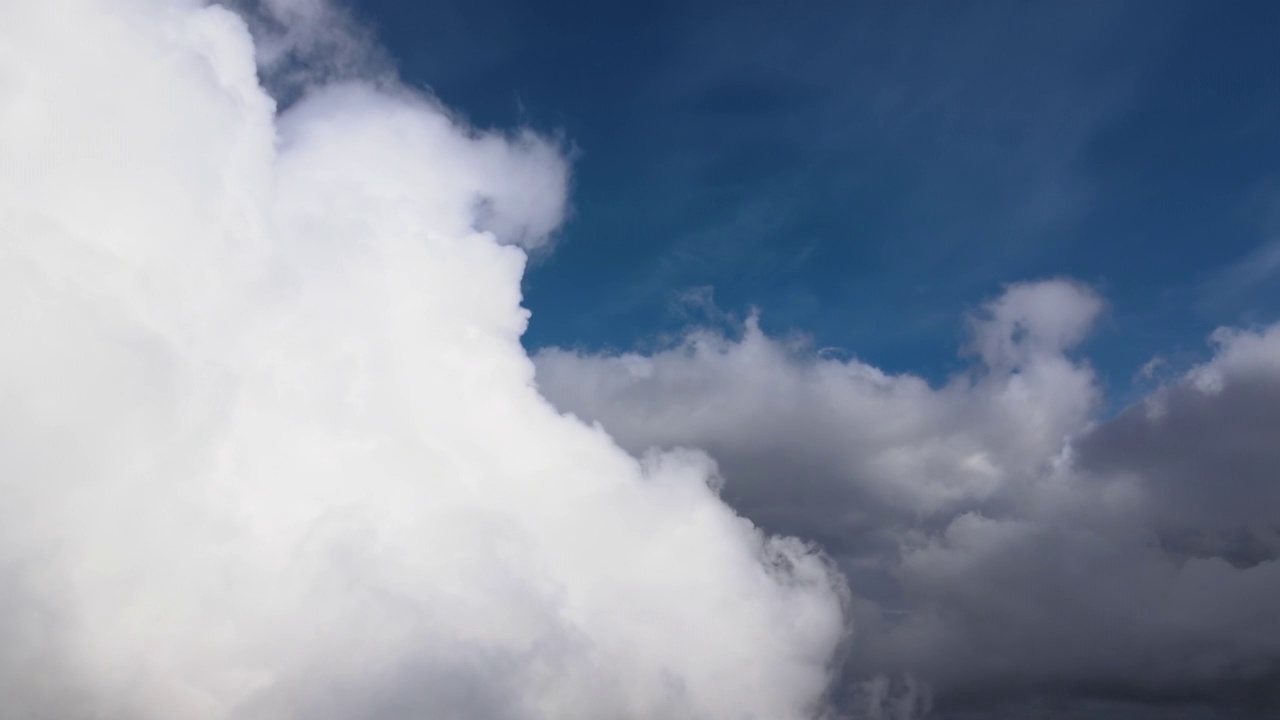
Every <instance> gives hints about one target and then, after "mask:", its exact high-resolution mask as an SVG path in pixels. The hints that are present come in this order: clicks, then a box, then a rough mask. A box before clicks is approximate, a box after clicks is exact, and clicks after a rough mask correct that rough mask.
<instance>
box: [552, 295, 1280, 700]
mask: <svg viewBox="0 0 1280 720" xmlns="http://www.w3.org/2000/svg"><path fill="white" fill-rule="evenodd" d="M1100 309H1101V305H1100V303H1099V301H1098V299H1097V298H1096V296H1094V295H1093V294H1092V293H1091V292H1090V291H1088V290H1087V289H1084V288H1081V287H1080V286H1078V285H1074V284H1072V283H1066V282H1062V281H1048V282H1042V283H1026V284H1019V285H1014V286H1011V287H1010V288H1009V290H1008V291H1007V292H1006V294H1005V295H1004V296H1003V297H1001V298H999V299H997V300H996V301H993V302H992V303H990V304H988V305H987V306H984V307H983V308H981V309H980V310H979V312H977V313H975V314H974V315H973V318H972V320H973V322H972V335H973V339H972V341H971V342H970V343H969V346H968V347H969V350H970V351H971V352H972V353H973V354H974V355H976V361H975V364H974V366H973V367H972V368H971V370H969V371H967V372H965V373H963V374H961V375H959V376H956V377H954V378H952V379H951V380H949V381H948V382H947V383H946V384H944V385H943V386H940V387H929V386H928V385H927V384H925V383H924V382H923V381H921V380H919V379H917V378H914V377H910V376H889V375H885V374H883V373H880V372H879V371H877V370H876V369H875V368H872V367H870V366H867V365H865V364H862V363H859V362H857V361H856V360H855V361H849V362H839V361H834V360H830V359H824V358H822V357H819V356H817V355H815V354H813V353H812V352H809V351H808V350H807V349H805V348H804V347H803V346H797V345H796V344H795V343H788V342H785V341H781V340H778V339H774V338H769V337H767V336H765V335H763V334H762V333H761V332H760V331H759V329H758V328H757V326H756V325H755V324H754V323H753V322H748V323H747V324H746V325H745V326H744V327H743V328H742V335H741V337H739V338H738V339H729V338H726V337H724V336H723V335H720V334H718V333H716V332H713V331H709V330H696V331H693V332H692V333H691V334H690V335H689V336H688V338H687V339H686V341H685V342H684V343H683V344H681V345H680V346H678V347H675V348H672V349H670V350H667V351H663V352H658V353H655V354H653V355H650V356H641V355H622V356H590V355H579V354H575V353H570V352H565V351H560V350H547V351H543V352H542V353H541V354H540V355H539V356H538V357H537V363H538V381H539V385H540V388H541V390H542V392H543V393H544V394H545V395H547V396H548V397H549V398H550V399H552V400H553V402H555V403H556V404H557V405H558V406H559V407H561V408H562V409H564V410H568V411H571V412H573V413H577V414H580V415H581V416H583V417H586V418H590V419H593V420H597V421H599V422H600V423H601V424H602V425H603V426H604V427H605V428H606V429H607V430H609V431H610V432H611V433H612V434H613V435H614V436H615V437H617V438H618V439H619V440H620V442H622V443H623V444H624V446H626V447H628V448H629V449H631V450H633V451H639V450H642V449H643V448H646V447H650V446H672V445H691V446H696V447H701V448H705V449H707V451H708V452H709V453H710V454H711V455H712V456H713V457H714V458H715V459H716V460H717V461H718V463H719V465H720V468H721V470H722V472H723V474H724V476H725V477H726V479H727V480H726V486H725V488H724V491H723V495H724V497H725V498H726V499H728V500H729V501H730V502H731V503H732V504H733V505H735V507H737V508H738V509H740V510H741V511H742V512H744V513H745V514H746V515H747V516H749V517H751V518H753V519H755V520H756V521H757V522H759V523H760V524H762V525H763V526H765V527H768V528H771V529H776V530H780V531H783V532H787V533H794V534H797V535H799V536H800V537H805V538H812V539H814V540H817V541H819V542H820V543H821V544H822V545H823V546H824V547H825V548H826V549H827V550H828V551H829V552H831V553H832V554H833V555H834V556H835V557H836V558H837V559H838V561H839V563H840V565H841V567H842V569H843V570H844V571H845V573H846V575H847V576H848V578H849V581H850V585H851V587H852V588H853V591H854V594H855V596H856V597H855V602H854V608H855V610H854V617H855V637H854V641H853V643H852V646H851V651H850V657H849V660H848V665H847V668H846V672H847V678H846V690H845V693H846V695H847V696H848V697H849V699H850V700H849V702H850V703H852V704H853V705H858V704H860V705H861V707H862V710H863V712H864V714H866V716H868V717H885V718H894V717H899V716H900V717H910V716H915V715H918V714H920V713H921V710H922V709H923V707H924V706H925V704H921V703H914V704H913V703H907V704H906V705H902V706H901V707H899V706H897V705H893V703H892V702H889V701H883V702H881V701H876V702H871V703H870V705H868V702H867V697H868V693H867V688H868V687H869V686H868V684H867V683H868V682H870V681H871V680H870V679H875V678H877V677H881V678H887V680H885V679H882V680H880V682H882V683H884V682H889V684H890V686H891V689H892V688H895V687H896V688H897V689H898V690H897V691H898V692H899V695H901V687H900V686H901V682H902V678H918V679H920V680H922V681H923V682H926V683H927V685H928V686H929V687H930V688H931V689H932V691H933V694H934V698H933V701H934V702H933V705H934V707H935V710H936V714H937V715H938V716H939V717H955V718H965V717H1006V716H1009V715H1006V714H1005V713H1010V712H1011V713H1013V715H1012V716H1025V713H1028V712H1037V713H1042V716H1043V717H1064V718H1066V717H1081V718H1083V717H1108V716H1115V717H1163V718H1172V717H1184V716H1186V717H1195V716H1197V715H1195V713H1203V714H1202V715H1200V716H1203V717H1218V716H1223V714H1224V713H1233V712H1238V713H1239V714H1240V716H1242V717H1253V716H1257V717H1264V716H1266V713H1268V712H1274V711H1275V710H1276V709H1277V708H1280V704H1278V703H1280V691H1278V690H1277V688H1280V610H1277V609H1276V608H1277V605H1278V601H1280V560H1277V558H1280V329H1277V328H1272V329H1268V330H1261V331H1257V332H1225V331H1224V332H1222V333H1220V334H1219V335H1218V336H1215V340H1216V342H1217V345H1218V346H1217V352H1216V354H1215V356H1214V358H1213V359H1212V360H1211V361H1210V362H1208V363H1206V364H1205V365H1203V366H1201V367H1198V368H1194V369H1192V370H1190V371H1189V372H1187V373H1186V374H1185V375H1184V376H1183V377H1180V378H1178V379H1176V380H1174V381H1172V382H1169V383H1168V384H1167V385H1165V386H1164V387H1162V388H1160V389H1159V390H1157V391H1156V392H1154V393H1153V394H1152V395H1151V396H1150V397H1148V398H1147V399H1146V400H1144V401H1143V402H1142V403H1140V404H1138V405H1136V406H1134V407H1131V408H1129V409H1127V410H1125V411H1123V412H1121V413H1120V414H1119V415H1118V416H1116V417H1114V418H1110V419H1103V420H1101V421H1100V420H1098V412H1099V409H1098V408H1099V407H1100V406H1101V403H1100V402H1099V400H1100V396H1101V394H1100V391H1099V390H1098V388H1097V383H1096V382H1095V380H1094V378H1093V374H1092V371H1091V370H1090V369H1089V367H1088V365H1087V364H1086V363H1085V362H1083V361H1082V360H1079V359H1076V358H1073V357H1072V356H1071V354H1070V351H1071V349H1072V348H1073V346H1074V345H1075V344H1076V343H1077V342H1079V340H1080V339H1082V338H1083V336H1084V334H1085V332H1086V331H1087V328H1088V326H1089V324H1090V323H1091V322H1092V320H1093V318H1094V317H1096V315H1097V314H1098V312H1099V311H1100ZM881 695H885V693H884V692H882V693H881ZM889 695H892V693H889ZM902 708H910V710H907V709H902ZM1019 708H1020V709H1019ZM1036 708H1039V709H1036ZM1055 708H1056V709H1055ZM1090 708H1092V709H1090ZM1117 708H1119V709H1117ZM895 713H897V714H895ZM984 713H985V714H984ZM1054 713H1061V714H1060V715H1055V714H1054ZM1112 713H1115V714H1114V715H1113V714H1112ZM1183 713H1186V715H1183ZM1036 716H1037V717H1039V716H1041V715H1036Z"/></svg>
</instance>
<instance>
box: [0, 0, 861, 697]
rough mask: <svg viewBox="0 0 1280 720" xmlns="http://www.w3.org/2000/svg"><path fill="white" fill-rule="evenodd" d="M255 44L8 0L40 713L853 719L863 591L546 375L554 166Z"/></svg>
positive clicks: (10, 355)
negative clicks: (580, 409)
mask: <svg viewBox="0 0 1280 720" xmlns="http://www.w3.org/2000/svg"><path fill="white" fill-rule="evenodd" d="M274 5H276V6H279V7H282V8H289V7H294V8H296V7H298V5H297V3H275V4H274ZM299 12H302V11H299ZM304 15H305V13H304ZM303 19H304V20H305V17H304V18H303ZM277 20H283V21H284V22H285V23H287V22H289V15H288V14H287V13H284V14H282V15H281V16H280V17H278V18H277ZM287 35H288V34H287V33H285V37H286V39H285V40H280V42H284V43H286V44H288V43H294V42H298V41H297V40H296V39H293V40H289V39H287ZM277 39H279V38H277ZM258 55H260V54H259V53H256V51H255V47H254V44H253V41H252V39H251V37H250V34H249V32H248V30H247V29H246V25H245V23H244V22H242V21H241V20H240V19H239V18H238V17H237V16H236V15H235V14H233V13H232V12H231V11H228V10H226V9H223V8H221V7H203V6H202V4H201V3H198V2H194V1H187V2H179V1H163V0H53V1H50V2H15V3H4V4H3V5H0V332H3V337H4V342H3V343H0V398H3V404H2V405H0V494H2V495H3V497H4V502H3V503H0V696H3V698H4V700H3V704H4V714H5V716H6V717H14V718H36V717H59V718H78V717H86V718H87V717H94V718H130V719H134V718H176V717H181V718H197V719H198V718H230V717H239V718H296V717H308V718H355V717H360V718H403V717H432V718H486V719H490V718H583V719H588V718H590V719H595V718H603V717H609V718H707V719H712V718H734V719H735V720H736V719H738V718H751V717H754V718H761V719H762V720H763V719H766V718H767V719H769V720H775V719H781V718H802V717H812V716H815V715H816V714H818V713H819V712H821V711H822V702H823V699H824V692H825V691H826V688H827V683H828V680H829V675H830V673H831V671H832V664H833V661H834V658H835V654H836V652H837V650H838V648H839V646H840V645H841V643H842V642H843V640H844V630H845V626H846V620H845V614H844V602H845V600H844V593H843V590H842V585H841V580H840V579H839V577H838V575H836V574H834V573H833V572H832V570H831V569H830V568H829V567H828V564H827V563H826V562H825V561H824V560H823V559H822V558H821V557H819V556H817V555H815V554H814V553H813V552H811V551H810V550H809V549H807V548H806V547H805V546H804V545H802V544H800V543H799V542H796V541H790V540H783V539H777V538H771V537H767V536H765V535H763V534H761V533H760V532H759V531H757V530H756V529H755V528H754V527H753V526H752V525H751V524H750V523H749V522H747V521H746V520H744V519H742V518H740V517H738V516H737V515H735V514H734V513H733V512H732V511H731V510H730V509H729V508H728V507H727V506H726V505H725V504H724V503H722V502H721V501H720V499H719V498H718V497H717V495H716V493H715V490H714V486H715V484H716V482H717V481H716V473H715V468H714V467H713V465H712V464H711V462H710V460H708V459H707V457H706V456H705V455H702V454H699V453H696V452H675V453H666V454H650V455H647V456H646V457H645V459H644V460H643V461H639V460H637V459H635V458H634V457H633V456H631V455H629V454H627V453H626V452H624V451H623V450H622V449H621V448H619V447H618V446H616V445H615V444H614V443H613V442H612V441H611V440H610V438H609V437H608V436H607V435H605V434H604V433H603V432H601V431H600V430H598V429H595V428H592V427H588V426H586V425H584V424H582V423H581V422H579V421H577V420H575V419H572V418H569V417H564V416H561V415H559V414H557V412H556V411H555V410H554V409H553V408H552V407H551V406H550V405H549V404H548V403H547V402H545V401H544V400H543V399H542V398H541V397H540V396H539V395H538V393H537V392H536V390H535V389H534V387H533V376H534V367H533V364H532V363H531V362H530V360H529V359H528V358H527V357H526V356H525V354H524V353H523V351H522V349H521V347H520V344H519V336H520V334H521V332H522V331H523V329H524V326H525V321H526V316H527V314H526V312H525V311H524V310H522V309H521V308H520V306H519V302H520V292H519V290H520V288H519V283H520V278H521V273H522V271H523V268H524V262H525V256H524V252H523V251H522V250H521V249H520V247H518V246H519V245H523V246H524V247H536V246H538V245H539V244H540V243H542V242H544V241H545V239H546V237H547V236H548V235H549V234H550V233H552V232H553V231H554V229H555V227H556V226H557V224H558V222H559V221H560V218H561V215H562V213H563V207H564V202H565V198H564V193H565V187H566V176H567V170H566V167H565V165H564V162H563V160H562V159H561V158H560V156H559V154H558V153H557V152H556V150H555V148H554V147H552V146H550V145H548V144H547V143H546V142H544V141H542V140H540V139H538V138H537V137H534V136H531V135H524V134H516V135H512V136H506V135H499V134H493V133H481V132H476V131H474V130H471V129H468V128H466V127H464V126H461V125H460V124H458V123H457V122H456V121H454V120H453V119H451V118H450V116H449V115H448V114H447V113H445V112H444V111H442V110H441V108H439V107H438V106H437V105H435V104H434V103H433V102H431V101H430V100H428V99H425V98H423V97H420V96H417V95H415V94H413V93H411V92H409V91H407V90H405V89H403V88H400V87H397V86H395V85H394V83H391V84H388V82H387V81H386V78H380V79H379V82H378V83H370V82H363V81H359V80H351V79H350V77H349V76H348V79H347V81H346V82H345V83H343V84H334V85H329V86H326V87H322V88H312V89H310V90H309V91H308V92H306V93H305V94H304V95H303V96H302V97H301V99H300V100H299V101H298V102H297V103H296V104H293V105H292V106H291V107H290V109H289V110H288V111H287V112H286V113H284V114H283V115H282V116H280V117H277V116H276V110H275V106H274V103H273V101H272V100H271V99H270V98H269V97H268V96H267V95H266V94H265V93H264V92H263V90H262V89H261V88H260V85H259V81H258V78H257V75H256V69H255V57H256V56H258ZM299 57H300V56H299ZM259 59H260V58H259ZM303 59H305V58H303ZM294 60H295V61H297V60H298V58H297V57H295V59H294ZM306 77H309V78H311V79H314V78H315V77H330V75H326V74H325V73H320V74H319V75H315V76H306Z"/></svg>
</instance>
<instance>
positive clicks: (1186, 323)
mask: <svg viewBox="0 0 1280 720" xmlns="http://www.w3.org/2000/svg"><path fill="white" fill-rule="evenodd" d="M944 5H945V6H933V7H930V6H917V5H904V4H902V3H883V2H866V3H844V2H816V3H808V4H806V5H805V7H804V8H803V10H800V9H797V8H796V7H795V5H794V4H792V3H780V2H745V3H740V2H735V3H722V2H693V3H666V2H646V3H604V4H594V5H589V6H588V5H586V4H583V3H573V2H540V1H533V2H523V1H513V2H504V1H494V0H484V1H483V2H439V3H429V4H423V3H416V2H401V1H397V0H362V1H361V2H359V3H356V7H357V10H358V12H359V13H360V14H361V15H362V16H363V17H365V18H366V19H367V20H368V21H369V22H370V23H371V24H372V25H373V26H374V27H375V28H376V30H377V32H378V34H379V37H381V38H382V39H383V40H384V41H385V43H386V46H387V47H388V49H389V51H390V52H391V54H392V55H393V56H394V58H395V60H396V62H397V64H398V66H399V67H400V69H401V71H402V73H403V75H404V76H405V78H406V79H407V80H408V81H409V82H411V83H414V84H416V85H419V86H423V87H428V88H430V89H431V90H432V91H433V92H434V93H436V94H437V95H438V96H439V97H440V98H442V99H443V100H444V101H445V102H446V103H448V104H449V105H450V106H451V107H454V108H455V109H457V110H459V111H460V112H462V113H464V114H465V115H466V116H467V117H468V118H470V119H472V120H473V121H474V122H476V123H478V124H480V125H482V126H489V125H496V126H510V125H512V124H522V125H525V124H527V125H532V126H534V127H538V128H540V129H544V130H546V131H547V132H551V133H557V134H562V136H563V137H564V138H565V140H566V141H567V142H568V143H569V144H571V146H572V147H573V148H574V151H575V156H574V179H575V192H574V195H573V198H572V203H573V215H572V216H571V217H570V219H569V220H568V222H567V223H566V225H565V227H564V228H563V229H562V231H561V233H560V235H559V238H560V246H559V247H558V248H557V251H556V252H555V253H554V255H553V256H552V257H550V258H548V259H546V260H545V261H544V262H542V263H541V264H539V265H538V266H537V267H536V269H535V270H534V271H533V272H531V273H529V275H528V277H527V278H526V281H525V288H526V302H527V304H528V305H529V307H530V308H532V309H533V310H534V313H535V319H534V320H533V323H532V325H531V327H530V331H529V333H528V335H527V336H526V339H525V342H526V344H528V345H529V346H530V347H531V348H537V347H542V346H546V345H575V344H576V345H583V346H587V347H595V348H599V347H612V348H618V349H629V348H631V347H633V346H635V345H636V344H637V343H642V342H646V341H650V340H652V339H653V338H654V337H655V336H659V335H661V334H662V333H666V332H672V331H674V330H677V329H678V328H679V327H680V326H681V324H682V323H683V321H685V317H684V316H683V315H682V314H681V313H680V312H679V311H678V303H679V300H678V298H679V297H681V294H682V293H685V292H688V291H691V290H697V289H701V288H711V289H713V291H714V297H715V300H716V302H717V305H718V307H719V308H721V309H722V310H724V311H727V312H732V313H738V314H742V313H744V312H745V311H746V310H747V308H749V307H757V308H759V309H760V310H761V311H762V323H763V325H764V326H765V327H766V328H769V329H771V330H773V331H775V332H785V331H798V332H803V333H807V334H810V335H812V336H813V337H814V338H815V340H816V342H817V343H818V344H819V345H822V346H829V347H834V348H839V349H841V350H843V351H846V352H849V353H853V354H856V355H857V356H858V357H861V358H864V359H867V360H868V361H871V362H873V363H875V364H876V365H878V366H883V367H887V368H890V369H893V370H897V371H912V372H920V373H924V374H926V375H929V376H930V377H935V378H936V377H940V376H942V375H945V373H946V372H947V371H948V370H950V369H953V368H954V367H955V366H956V362H957V359H956V353H955V346H956V345H957V344H958V342H959V340H960V339H961V338H962V332H961V329H960V328H959V327H958V326H957V324H956V322H955V317H956V315H957V312H958V311H960V310H963V309H965V308H968V307H972V306H976V305H977V304H979V303H980V302H981V301H982V300H983V299H984V298H987V297H990V296H993V295H995V294H998V293H999V291H1000V288H1001V287H1002V285H1003V284H1005V283H1008V282H1013V281H1017V280H1029V279H1036V278H1041V277H1052V276H1069V277H1073V278H1076V279H1078V280H1081V281H1083V282H1087V283H1090V284H1091V285H1094V286H1096V287H1099V288H1103V289H1105V291H1106V295H1107V298H1108V301H1109V303H1110V307H1109V311H1108V317H1107V319H1106V322H1105V325H1104V326H1103V327H1102V328H1100V329H1099V332H1098V336H1097V338H1096V341H1095V342H1094V343H1093V344H1092V345H1091V347H1090V350H1091V356H1093V357H1094V358H1095V362H1096V363H1097V364H1098V366H1099V368H1100V369H1101V370H1102V371H1103V372H1104V373H1105V375H1106V377H1107V379H1108V380H1109V381H1110V382H1112V383H1113V384H1114V385H1115V390H1116V391H1118V392H1124V390H1125V389H1126V386H1127V385H1128V384H1129V382H1130V381H1131V379H1132V376H1133V374H1134V373H1135V372H1137V371H1138V370H1139V369H1140V368H1141V367H1142V366H1143V365H1144V364H1145V363H1146V362H1147V361H1149V360H1150V359H1151V358H1152V357H1154V356H1157V355H1161V356H1172V357H1173V358H1178V359H1181V358H1183V356H1184V355H1185V356H1187V358H1188V359H1190V358H1196V359H1200V358H1202V356H1203V354H1204V352H1205V345H1204V338H1205V337H1206V336H1207V335H1208V333H1209V332H1210V331H1212V330H1213V329H1214V328H1215V327H1217V326H1218V325H1223V324H1232V325H1234V324H1241V323H1266V322H1270V321H1274V320H1275V319H1276V317H1277V313H1280V295H1278V294H1277V292H1276V287H1277V283H1276V281H1275V273H1276V272H1277V271H1280V266H1278V265H1277V264H1276V263H1275V262H1268V261H1267V260H1266V258H1267V257H1272V256H1274V254H1275V249H1274V248H1275V245H1274V243H1275V237H1276V234H1277V232H1280V227H1278V226H1277V223H1278V222H1280V220H1277V210H1276V208H1277V207H1280V206H1278V205H1277V202H1278V201H1277V197H1280V195H1277V193H1280V190H1278V189H1277V182H1278V181H1277V178H1276V174H1275V172H1276V171H1275V168H1276V162H1277V157H1278V156H1280V145H1278V144H1277V143H1278V141H1277V139H1276V134H1275V132H1274V127H1275V125H1276V122H1277V120H1278V119H1280V79H1277V74H1276V73H1275V72H1273V71H1272V70H1271V69H1272V68H1276V67H1280V48H1278V47H1277V45H1276V43H1275V42H1273V39H1274V36H1275V30H1276V27H1277V26H1278V25H1280V10H1278V9H1277V8H1276V6H1275V4H1274V3H1268V2H1242V3H1230V4H1222V3H1202V2H1178V1H1176V0H1175V1H1174V2H1082V3H1027V2H975V3H947V4H944ZM1268 253H1270V255H1268ZM673 305H677V308H676V309H673Z"/></svg>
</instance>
